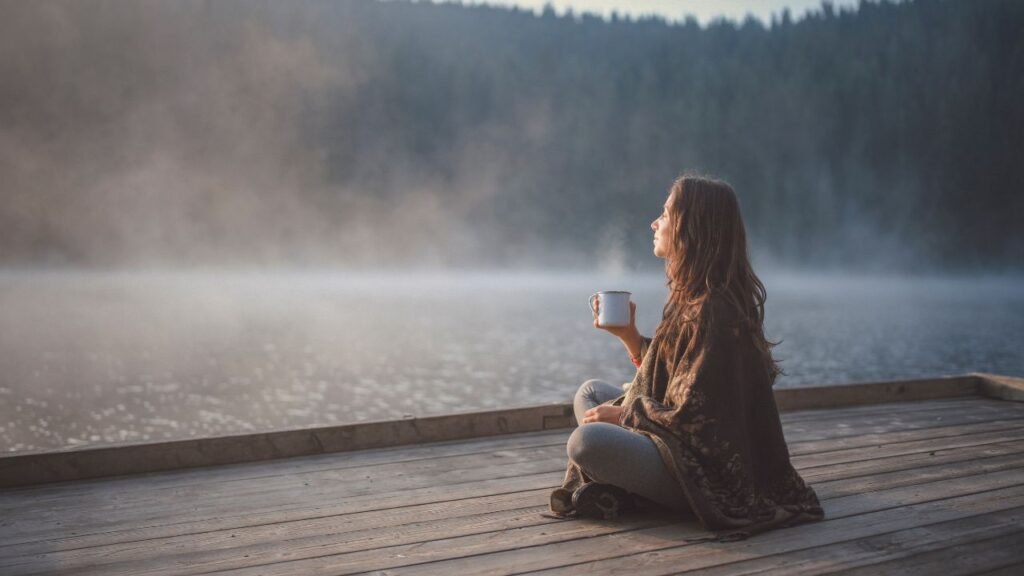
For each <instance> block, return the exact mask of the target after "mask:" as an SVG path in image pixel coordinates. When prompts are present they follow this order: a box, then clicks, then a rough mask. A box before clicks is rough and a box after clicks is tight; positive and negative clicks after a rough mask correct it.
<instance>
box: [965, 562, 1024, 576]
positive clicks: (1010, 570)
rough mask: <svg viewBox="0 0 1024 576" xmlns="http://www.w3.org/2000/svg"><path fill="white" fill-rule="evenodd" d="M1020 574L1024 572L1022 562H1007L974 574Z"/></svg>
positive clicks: (1002, 575)
mask: <svg viewBox="0 0 1024 576" xmlns="http://www.w3.org/2000/svg"><path fill="white" fill-rule="evenodd" d="M1021 574H1024V562H1020V563H1018V564H1008V565H1006V566H1002V567H1000V568H995V569H993V570H985V571H984V572H978V573H976V574H975V576H1020V575H1021Z"/></svg>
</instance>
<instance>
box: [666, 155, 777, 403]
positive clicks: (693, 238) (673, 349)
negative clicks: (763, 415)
mask: <svg viewBox="0 0 1024 576" xmlns="http://www.w3.org/2000/svg"><path fill="white" fill-rule="evenodd" d="M668 213H669V218H668V230H667V232H668V237H669V240H670V246H669V248H668V253H667V254H666V255H665V275H666V276H667V279H668V281H667V286H668V288H669V295H668V300H667V301H666V303H665V308H664V309H663V311H662V321H661V324H659V325H658V331H659V332H663V335H662V338H661V339H660V344H659V346H660V349H659V350H658V353H659V356H660V357H662V358H667V359H669V360H670V362H672V364H671V365H672V366H676V365H679V364H678V361H679V360H680V358H678V354H682V355H683V356H684V359H685V361H686V364H685V366H686V367H687V369H695V368H696V367H697V366H699V365H700V362H701V360H702V359H703V358H704V354H705V352H706V349H707V338H706V334H707V332H708V328H709V325H710V323H711V322H713V321H723V319H718V320H715V319H714V318H713V317H712V316H713V314H712V313H711V307H710V306H708V304H709V302H710V298H711V296H713V295H715V296H718V297H719V298H718V300H719V301H721V302H724V303H725V304H726V305H727V306H728V308H731V309H732V310H733V311H734V312H735V314H729V316H734V317H735V318H736V319H737V320H738V321H737V326H735V328H739V330H740V332H741V333H744V332H745V333H746V334H747V335H748V337H749V338H750V339H751V341H752V342H753V344H754V347H755V349H756V350H757V352H758V353H759V355H760V356H761V359H762V362H763V363H764V368H765V370H766V371H767V372H768V376H769V382H770V383H772V384H774V382H775V377H776V376H777V375H778V374H783V373H784V372H782V370H781V369H780V368H779V366H778V364H777V363H776V362H775V360H774V358H772V354H771V349H772V348H773V347H774V346H776V345H778V342H770V341H768V340H767V339H765V337H764V302H765V299H766V298H767V294H766V292H765V289H764V284H762V283H761V280H760V279H759V278H758V277H757V275H756V274H754V270H753V267H752V266H751V264H750V258H749V256H748V255H747V235H746V230H745V228H744V226H743V217H742V215H741V214H740V205H739V200H738V199H737V198H736V193H735V192H734V191H733V189H732V187H731V186H729V185H728V184H727V183H725V182H722V181H720V180H714V179H711V178H705V177H701V176H696V175H692V174H685V175H683V176H680V177H679V178H677V179H676V180H675V182H673V184H672V187H671V189H670V192H669V204H668ZM680 351H681V352H680Z"/></svg>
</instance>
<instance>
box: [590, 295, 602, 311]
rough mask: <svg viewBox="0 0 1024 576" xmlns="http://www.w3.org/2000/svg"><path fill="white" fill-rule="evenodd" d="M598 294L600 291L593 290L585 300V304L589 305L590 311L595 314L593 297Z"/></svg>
mask: <svg viewBox="0 0 1024 576" xmlns="http://www.w3.org/2000/svg"><path fill="white" fill-rule="evenodd" d="M598 294H600V292H594V293H593V294H591V295H590V298H589V299H588V300H587V304H589V305H590V311H591V312H592V313H594V314H597V310H596V309H595V308H594V299H595V298H597V297H598Z"/></svg>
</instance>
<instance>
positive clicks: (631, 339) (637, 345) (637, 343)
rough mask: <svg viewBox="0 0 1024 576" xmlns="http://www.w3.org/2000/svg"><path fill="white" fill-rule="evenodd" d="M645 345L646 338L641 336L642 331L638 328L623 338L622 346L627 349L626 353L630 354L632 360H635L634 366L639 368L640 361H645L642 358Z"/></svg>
mask: <svg viewBox="0 0 1024 576" xmlns="http://www.w3.org/2000/svg"><path fill="white" fill-rule="evenodd" d="M643 343H644V337H643V336H641V335H640V331H639V330H637V329H636V328H633V331H632V332H630V333H628V334H624V335H623V336H622V344H623V345H624V346H625V347H626V351H627V352H628V353H629V357H630V359H631V360H633V364H636V365H637V367H639V366H640V364H639V362H638V361H639V360H643V358H641V357H640V349H641V348H642V347H643Z"/></svg>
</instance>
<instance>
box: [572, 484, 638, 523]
mask: <svg viewBox="0 0 1024 576" xmlns="http://www.w3.org/2000/svg"><path fill="white" fill-rule="evenodd" d="M572 503H573V506H574V507H575V508H576V513H577V514H578V515H579V516H583V517H587V518H603V519H605V520H614V519H615V518H617V517H618V516H619V514H622V513H623V512H629V511H631V510H633V509H634V508H635V506H636V504H635V502H634V501H633V495H632V494H630V493H629V492H626V491H625V490H623V489H622V488H619V487H618V486H613V485H611V484H599V483H597V482H588V483H587V484H584V485H583V486H580V487H579V488H577V489H576V492H574V493H573V495H572Z"/></svg>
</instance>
